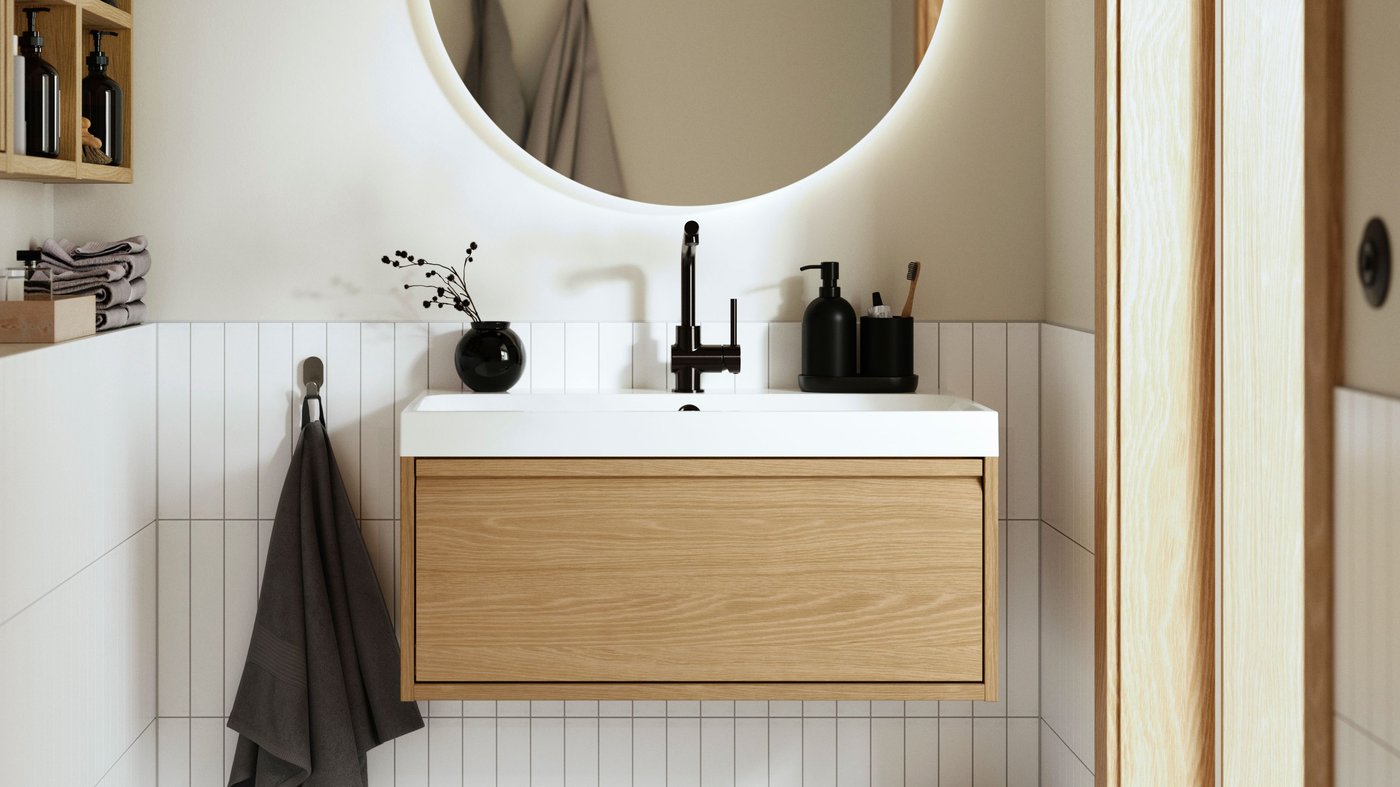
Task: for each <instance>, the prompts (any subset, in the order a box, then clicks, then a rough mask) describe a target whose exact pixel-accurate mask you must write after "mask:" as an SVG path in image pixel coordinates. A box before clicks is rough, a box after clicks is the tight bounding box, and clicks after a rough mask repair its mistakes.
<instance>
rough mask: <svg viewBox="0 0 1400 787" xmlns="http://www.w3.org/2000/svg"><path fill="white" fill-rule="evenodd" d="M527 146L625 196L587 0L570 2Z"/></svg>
mask: <svg viewBox="0 0 1400 787" xmlns="http://www.w3.org/2000/svg"><path fill="white" fill-rule="evenodd" d="M525 149H526V150H527V151H529V152H530V155H532V156H534V157H535V158H537V159H539V160H540V161H543V162H544V163H545V164H547V165H549V167H550V168H551V169H553V170H555V171H557V172H560V173H562V174H563V175H564V176H566V177H568V178H570V179H572V180H574V181H576V182H578V183H582V184H583V185H585V186H591V187H592V188H595V189H597V190H599V191H602V192H604V193H607V194H615V195H617V196H619V197H621V196H623V194H624V189H623V183H622V168H621V165H620V164H619V163H618V158H617V145H616V144H615V142H614V140H613V131H612V120H611V118H610V117H609V116H608V101H607V98H606V97H605V96H604V95H603V75H602V71H601V70H600V69H599V67H598V45H597V44H596V43H595V42H594V40H593V28H592V26H591V25H590V24H589V22H588V6H587V4H586V3H585V2H584V0H569V7H568V9H567V10H566V11H565V13H564V23H563V24H562V25H560V26H559V34H558V35H557V36H555V38H554V47H553V48H552V49H551V50H550V52H549V57H548V58H547V59H546V60H545V62H544V75H543V77H542V78H541V79H540V91H539V94H538V95H536V96H535V108H534V111H533V112H532V113H531V116H530V133H529V135H528V136H527V137H526V139H525Z"/></svg>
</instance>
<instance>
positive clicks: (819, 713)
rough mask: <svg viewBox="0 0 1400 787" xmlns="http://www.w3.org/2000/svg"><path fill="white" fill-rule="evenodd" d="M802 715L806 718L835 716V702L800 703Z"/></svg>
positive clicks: (810, 701) (813, 701)
mask: <svg viewBox="0 0 1400 787" xmlns="http://www.w3.org/2000/svg"><path fill="white" fill-rule="evenodd" d="M802 715H803V716H808V717H813V716H815V717H830V716H835V715H836V701H835V700H807V701H806V702H803V703H802Z"/></svg>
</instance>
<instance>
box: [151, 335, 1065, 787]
mask: <svg viewBox="0 0 1400 787" xmlns="http://www.w3.org/2000/svg"><path fill="white" fill-rule="evenodd" d="M512 327H513V328H514V329H515V330H516V332H517V333H518V334H520V336H521V337H522V340H523V341H524V342H526V344H527V355H528V359H529V360H528V363H527V375H526V377H525V378H524V379H523V380H522V382H521V384H520V386H519V387H518V388H517V390H522V391H530V390H534V391H546V390H575V391H592V390H621V389H626V388H629V387H633V388H640V389H653V390H655V389H664V388H669V386H670V382H671V381H670V378H669V375H668V374H667V372H668V368H667V367H668V364H667V355H668V348H669V346H670V344H671V341H672V330H671V326H669V325H665V324H659V323H648V324H635V325H633V324H615V325H614V324H601V325H595V324H573V323H571V324H567V325H566V324H561V323H549V324H533V325H529V324H526V325H519V324H517V325H513V326H512ZM462 329H463V326H462V325H461V324H458V323H433V324H419V323H405V324H385V323H364V324H355V323H341V324H322V323H312V324H300V323H299V324H289V323H264V324H259V325H249V324H226V325H221V324H214V325H174V324H172V325H162V326H160V338H161V343H160V349H161V351H162V352H161V363H162V366H161V370H162V374H161V379H160V405H159V406H160V408H161V413H162V414H163V417H162V419H161V438H162V439H161V446H162V447H163V448H166V450H168V451H169V452H172V453H173V454H174V456H173V457H163V458H162V459H161V468H162V470H163V471H168V472H169V473H170V478H171V481H170V484H169V486H168V487H167V486H165V485H164V478H165V477H164V475H162V484H163V486H162V488H161V500H162V503H163V507H162V511H163V512H165V511H169V512H170V513H171V514H172V515H173V516H171V517H169V518H168V520H166V521H161V522H160V523H159V525H158V527H157V528H153V530H154V531H155V535H156V536H157V537H158V541H159V543H160V555H161V558H160V566H159V572H158V575H157V577H156V580H157V582H158V584H159V588H160V615H161V628H160V641H159V648H160V658H161V672H160V680H159V702H160V709H161V710H160V713H161V716H162V718H161V720H160V725H159V726H158V728H157V731H156V737H158V738H159V740H160V746H159V747H158V748H159V758H160V763H159V769H160V773H161V778H162V781H161V784H162V786H164V785H166V784H204V783H209V784H212V783H213V781H212V780H213V779H214V778H215V775H216V771H217V770H218V769H220V768H223V767H224V765H223V764H224V763H226V762H227V760H228V758H229V757H230V756H231V746H232V743H233V741H234V738H233V736H229V735H225V734H224V733H223V732H222V730H223V723H224V720H225V719H224V716H225V714H226V713H227V711H228V707H229V705H230V703H231V702H232V700H233V694H234V693H235V692H236V690H237V681H238V677H239V675H240V674H241V667H242V657H243V654H244V652H245V651H246V647H247V643H246V639H247V636H248V631H249V629H250V626H251V621H252V615H253V613H254V611H255V609H256V592H257V588H258V586H260V584H261V579H262V575H261V564H262V561H263V560H264V559H265V553H266V542H267V538H268V536H269V534H270V531H271V524H272V522H271V519H272V516H273V514H274V513H275V510H276V503H277V498H278V495H279V493H280V490H281V485H282V482H283V476H284V474H285V472H286V467H287V462H288V460H289V458H290V452H291V448H292V445H293V435H294V429H295V419H296V418H297V417H299V399H298V391H299V383H298V380H299V376H300V374H299V370H300V365H301V363H302V362H303V361H304V359H305V357H306V356H307V355H310V354H316V355H320V356H321V357H322V358H324V359H325V360H326V378H327V385H326V389H325V391H324V392H323V396H324V397H325V401H326V407H327V415H328V420H329V426H330V431H331V436H332V441H333V444H334V447H335V449H336V458H337V461H338V463H339V465H340V469H341V472H342V475H343V476H345V481H346V485H347V487H348V488H349V490H350V493H351V500H352V503H353V505H354V506H355V509H356V511H357V512H358V513H359V515H360V517H361V531H362V533H363V534H364V537H365V541H366V544H367V546H368V548H369V551H370V555H371V558H372V560H373V562H374V565H375V570H376V575H377V577H376V578H377V579H378V581H379V583H380V586H381V588H382V589H383V591H384V594H385V597H386V599H387V600H388V602H389V604H390V610H391V614H396V613H397V605H396V593H397V584H398V583H397V573H396V572H397V563H398V561H397V549H398V538H397V526H398V523H397V518H398V509H397V504H396V502H395V498H396V492H397V452H396V450H395V446H396V432H397V414H398V411H399V409H400V408H402V407H403V406H404V405H405V404H407V403H408V401H410V400H411V399H412V398H413V397H414V396H416V395H417V394H418V393H420V392H421V391H422V390H424V389H426V388H434V389H446V390H460V389H461V386H460V383H459V382H458V381H457V378H456V375H455V371H454V370H453V368H452V365H451V364H452V360H451V359H452V353H451V351H452V348H453V347H454V346H455V343H456V340H457V338H458V337H459V336H460V335H461V331H462ZM705 330H706V331H707V335H712V336H727V330H728V329H727V326H721V325H714V326H706V329H705ZM916 331H917V336H918V338H919V342H920V346H919V350H918V352H919V355H918V359H917V363H918V365H919V369H918V371H919V373H920V375H921V377H922V380H921V382H922V387H923V389H924V390H926V391H932V390H938V389H939V388H940V385H941V387H942V388H944V389H947V390H948V391H950V392H951V393H954V394H958V395H963V396H975V397H977V398H979V399H980V400H981V401H983V403H985V404H988V405H989V406H992V407H995V408H996V409H998V410H999V411H1000V412H1001V413H1002V416H1003V419H1004V424H1005V427H1006V428H1005V433H1004V437H1003V460H1002V471H1003V484H1002V488H1003V489H1004V490H1005V493H1006V498H1005V502H1004V507H1003V509H1002V511H1003V512H1004V516H1005V515H1014V516H1016V517H1018V519H1012V520H1007V521H1003V522H1002V524H1001V527H1002V538H1001V542H1000V543H1001V548H1002V550H1003V554H1002V565H1003V566H1004V567H1005V571H1003V586H1002V595H1003V601H1002V609H1003V612H1004V614H1003V615H1002V625H1003V630H1002V643H1003V645H1002V658H1001V660H1000V661H1001V670H1002V674H1001V676H1000V677H1001V686H1002V689H1003V693H1002V699H1001V700H1000V701H998V702H996V703H968V702H959V703H942V706H943V707H942V710H943V713H942V716H943V718H942V719H940V718H939V716H940V703H935V702H910V703H903V702H874V703H871V702H842V703H835V702H811V703H798V702H788V703H785V702H772V703H768V702H737V703H734V702H724V703H719V702H717V703H703V704H702V703H686V702H673V703H664V702H640V701H639V702H635V703H633V702H610V703H524V702H519V703H514V702H500V703H494V702H484V703H483V702H468V703H461V702H435V703H431V704H429V705H427V710H428V713H429V726H428V728H427V729H426V730H424V731H422V732H420V733H415V734H414V735H411V736H406V737H405V738H402V739H400V740H398V741H396V742H393V743H390V744H387V745H385V746H383V747H381V748H380V749H378V750H376V751H374V752H372V753H371V755H370V758H369V771H370V775H371V778H370V783H371V785H373V786H374V787H388V786H390V785H392V787H410V785H434V786H436V785H440V784H448V785H452V786H453V787H458V786H459V785H460V786H461V787H466V785H477V784H489V785H493V787H494V786H495V785H530V786H531V787H538V786H539V785H548V784H553V785H564V786H565V787H594V785H597V786H598V787H618V786H619V785H627V786H628V787H634V786H635V787H644V786H645V785H666V784H669V785H672V787H679V785H694V786H695V787H711V785H723V787H729V786H730V785H734V786H735V787H739V786H740V785H770V786H774V785H784V784H792V785H801V786H802V787H807V786H808V785H834V787H847V785H867V784H868V785H904V784H906V783H907V784H911V785H912V784H932V783H935V782H936V781H937V780H938V779H939V778H940V776H941V778H942V779H943V782H942V783H943V784H976V785H979V786H981V785H1006V784H1024V783H1028V782H1027V781H1026V780H1025V774H1028V773H1029V774H1039V773H1040V767H1041V766H1040V759H1039V752H1040V746H1041V741H1040V736H1039V734H1038V727H1037V725H1038V724H1039V721H1038V716H1039V715H1040V713H1041V706H1042V703H1041V697H1040V694H1041V691H1042V688H1041V682H1040V680H1039V676H1040V672H1041V669H1042V667H1041V664H1040V653H1039V651H1040V638H1041V634H1042V632H1041V628H1040V618H1041V612H1040V606H1041V601H1042V591H1041V582H1042V579H1041V571H1042V569H1041V562H1042V554H1041V537H1040V533H1039V529H1040V525H1039V522H1038V521H1035V520H1036V519H1037V517H1038V516H1039V512H1040V508H1041V506H1040V488H1041V481H1042V479H1041V473H1040V470H1039V466H1040V453H1041V451H1042V446H1041V440H1040V429H1041V420H1042V419H1041V406H1040V402H1039V397H1040V394H1041V391H1040V388H1041V384H1042V383H1041V380H1042V371H1041V344H1042V341H1043V339H1042V336H1041V333H1040V329H1039V326H1036V325H1018V324H1011V325H1008V324H1003V323H995V324H971V323H961V324H943V325H939V324H935V323H926V324H920V325H919V326H917V329H916ZM800 336H801V334H800V326H798V325H796V324H793V323H778V324H772V325H769V324H759V323H745V324H741V326H740V341H741V344H743V345H744V349H745V357H744V362H745V363H744V372H743V373H742V374H741V375H739V376H738V377H737V378H730V377H729V376H722V377H721V376H714V377H712V378H710V379H711V380H714V381H715V385H713V386H711V385H710V384H709V383H708V382H707V388H710V389H711V390H714V391H716V392H719V391H729V390H763V389H767V388H778V389H782V388H787V389H793V388H796V376H797V368H798V363H799V359H798V356H799V348H800V343H801V339H800ZM219 340H221V341H219ZM196 344H198V345H200V346H201V347H209V348H215V349H217V350H218V357H217V359H215V358H214V357H212V356H211V357H205V358H201V359H200V360H199V361H194V360H193V357H192V355H193V353H195V352H196V351H195V349H194V345H196ZM167 353H169V354H170V356H171V357H170V358H169V359H168V363H167V360H166V358H165V355H166V354H167ZM196 368H198V369H210V370H215V369H217V371H218V374H220V375H221V379H219V380H218V381H217V382H216V383H210V382H209V381H204V380H200V381H196V379H195V377H196V375H195V370H196ZM201 374H202V372H201ZM167 402H169V403H170V409H169V410H168V411H167V409H166V404H167ZM167 412H169V413H173V414H174V415H175V417H174V418H170V419H167V418H165V417H164V414H166V413H167ZM215 412H217V413H219V418H218V419H216V418H214V417H213V416H212V414H213V413H215ZM197 414H204V415H197ZM220 420H221V422H222V434H216V432H217V431H218V429H217V428H215V427H216V425H217V424H218V423H219V422H220ZM197 430H200V435H201V437H200V438H199V439H196V438H195V437H194V434H195V432H196V431H197ZM206 442H207V443H209V444H210V445H218V446H219V456H220V457H221V459H220V460H219V461H218V462H215V461H213V460H208V461H205V462H204V463H203V464H199V463H195V464H196V465H198V469H195V470H194V471H193V475H192V476H191V475H190V473H189V471H188V470H187V468H191V467H192V466H194V465H192V464H191V463H190V461H189V460H190V457H191V455H192V453H193V452H195V451H198V450H201V448H200V447H201V445H203V444H204V443H206ZM177 459H178V460H179V461H176V460H177ZM220 478H222V484H221V483H220ZM196 489H198V490H201V491H200V492H199V495H198V496H199V500H198V502H196V501H195V500H194V498H195V496H196V492H195V490H196ZM216 498H217V499H218V500H219V502H218V503H217V504H216V502H215V500H216ZM165 503H168V504H169V507H168V508H166V507H165V506H164V504H165ZM205 629H208V630H207V631H205ZM974 717H975V718H974ZM216 731H218V732H219V734H217V735H216V734H215V732H216ZM220 776H222V774H220ZM191 780H193V781H191Z"/></svg>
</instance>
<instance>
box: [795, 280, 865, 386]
mask: <svg viewBox="0 0 1400 787" xmlns="http://www.w3.org/2000/svg"><path fill="white" fill-rule="evenodd" d="M818 269H819V270H821V272H822V287H821V290H820V292H819V293H818V297H817V299H816V300H814V301H812V302H811V303H810V304H808V305H807V311H806V312H805V313H804V314H803V315H802V376H803V377H854V376H855V375H856V310H855V309H853V308H851V304H850V303H849V302H847V301H846V299H845V298H842V297H841V287H840V286H839V285H838V280H839V279H840V275H841V263H839V262H823V263H822V264H820V265H806V266H803V268H802V270H804V271H806V270H818ZM800 382H801V380H799V383H800ZM804 390H805V388H804Z"/></svg>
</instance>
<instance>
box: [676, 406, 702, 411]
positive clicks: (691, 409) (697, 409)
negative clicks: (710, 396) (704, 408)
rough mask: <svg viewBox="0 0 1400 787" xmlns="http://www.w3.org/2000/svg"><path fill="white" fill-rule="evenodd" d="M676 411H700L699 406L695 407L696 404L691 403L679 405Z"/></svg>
mask: <svg viewBox="0 0 1400 787" xmlns="http://www.w3.org/2000/svg"><path fill="white" fill-rule="evenodd" d="M676 412H679V413H698V412H700V408H699V407H696V406H695V405H693V404H683V405H681V409H679V410H677V411H676Z"/></svg>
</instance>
